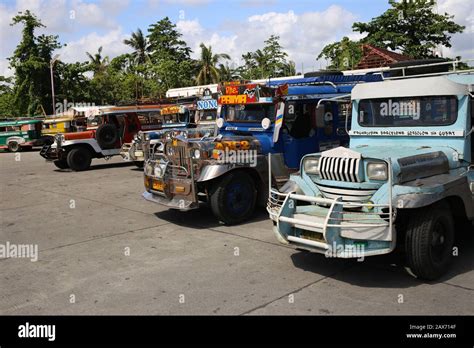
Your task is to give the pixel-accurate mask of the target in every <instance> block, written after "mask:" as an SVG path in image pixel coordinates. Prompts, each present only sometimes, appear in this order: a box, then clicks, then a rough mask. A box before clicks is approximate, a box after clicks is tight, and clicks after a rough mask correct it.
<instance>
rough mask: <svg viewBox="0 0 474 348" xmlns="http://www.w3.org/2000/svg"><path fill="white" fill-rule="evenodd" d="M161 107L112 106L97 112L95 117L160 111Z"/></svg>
mask: <svg viewBox="0 0 474 348" xmlns="http://www.w3.org/2000/svg"><path fill="white" fill-rule="evenodd" d="M162 108H163V105H132V106H112V107H108V108H104V109H101V110H99V111H98V113H97V115H106V114H117V113H127V112H143V111H148V112H151V111H160V110H161V109H162Z"/></svg>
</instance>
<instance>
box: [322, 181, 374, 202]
mask: <svg viewBox="0 0 474 348" xmlns="http://www.w3.org/2000/svg"><path fill="white" fill-rule="evenodd" d="M316 186H317V187H318V189H319V191H321V193H322V194H323V196H324V197H325V198H329V199H336V198H338V197H341V198H342V201H343V202H354V203H366V202H368V201H369V200H370V198H371V197H372V196H373V195H374V194H375V192H377V190H376V189H347V188H340V187H332V186H326V185H321V184H316Z"/></svg>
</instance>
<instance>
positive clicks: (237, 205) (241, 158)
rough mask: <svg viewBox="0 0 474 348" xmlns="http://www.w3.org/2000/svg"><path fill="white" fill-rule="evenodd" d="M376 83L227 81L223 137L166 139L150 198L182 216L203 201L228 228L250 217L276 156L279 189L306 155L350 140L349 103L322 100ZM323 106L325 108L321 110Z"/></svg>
mask: <svg viewBox="0 0 474 348" xmlns="http://www.w3.org/2000/svg"><path fill="white" fill-rule="evenodd" d="M371 79H377V80H378V79H379V78H378V77H365V76H363V77H361V76H353V77H340V76H333V77H331V76H325V77H320V78H309V79H305V78H301V79H298V80H295V79H292V80H291V83H293V84H295V85H296V84H302V85H303V86H290V87H288V85H286V84H285V82H281V83H283V85H282V86H280V87H279V88H271V87H268V86H264V85H259V84H255V83H247V84H235V83H231V84H229V83H228V84H223V85H222V86H221V87H220V91H221V94H222V95H221V96H220V97H219V108H220V110H219V112H218V115H219V116H218V119H217V121H216V123H217V126H218V128H219V130H218V134H217V135H216V136H209V135H208V136H203V137H200V138H196V137H194V138H192V137H186V136H177V137H174V138H171V139H167V140H166V142H165V143H164V147H163V149H162V152H154V153H152V154H151V155H150V158H149V160H147V161H146V163H145V168H144V181H145V189H146V191H145V192H144V193H143V197H144V198H145V199H147V200H149V201H152V202H156V203H159V204H162V205H165V206H167V207H168V208H171V209H179V210H183V211H186V210H190V209H196V208H198V207H199V203H200V202H202V201H204V202H207V203H209V205H210V208H211V210H212V212H213V213H214V215H215V216H216V217H217V218H218V219H219V220H220V221H222V222H224V223H226V224H237V223H240V222H243V221H246V220H248V219H249V218H250V217H251V216H252V215H253V213H254V211H255V207H256V206H257V205H258V206H265V203H266V200H267V195H268V191H267V190H268V182H269V177H268V166H267V155H268V153H273V154H274V158H275V159H276V160H275V170H274V172H273V173H274V175H273V176H272V177H271V182H272V183H273V184H275V185H276V186H277V187H279V186H281V185H282V184H283V183H284V182H286V180H287V179H288V177H289V172H290V171H291V170H297V167H298V164H299V160H300V159H301V157H302V156H303V155H304V154H306V153H310V152H314V151H318V149H320V148H332V147H337V146H339V145H341V144H344V139H347V141H348V136H347V134H346V133H345V125H344V118H341V117H340V116H339V115H340V113H341V112H344V110H345V112H347V111H348V108H347V104H346V106H344V104H343V103H342V104H341V103H337V102H324V100H323V99H326V98H334V97H342V96H346V97H347V96H348V95H349V93H350V91H351V89H352V87H353V84H354V83H355V82H357V81H360V80H367V81H369V80H371ZM331 80H333V81H336V80H337V82H340V83H339V84H337V82H333V81H331ZM289 82H290V81H289ZM311 83H312V84H313V85H312V86H304V85H305V84H311ZM277 101H278V103H277ZM319 102H323V103H322V107H321V108H316V105H317V104H318V103H319Z"/></svg>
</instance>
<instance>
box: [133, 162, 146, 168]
mask: <svg viewBox="0 0 474 348" xmlns="http://www.w3.org/2000/svg"><path fill="white" fill-rule="evenodd" d="M133 164H135V165H136V166H137V168H140V169H142V168H143V165H144V162H143V161H133Z"/></svg>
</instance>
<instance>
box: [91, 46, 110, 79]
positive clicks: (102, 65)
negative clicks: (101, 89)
mask: <svg viewBox="0 0 474 348" xmlns="http://www.w3.org/2000/svg"><path fill="white" fill-rule="evenodd" d="M86 55H87V57H88V58H89V67H90V70H92V72H93V73H94V76H95V75H97V74H103V73H105V71H106V69H107V65H108V63H109V57H107V56H105V57H103V56H102V46H100V47H99V49H98V50H97V53H95V54H94V55H92V54H91V53H89V52H86Z"/></svg>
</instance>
